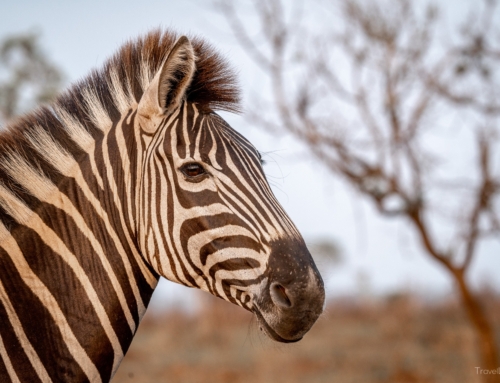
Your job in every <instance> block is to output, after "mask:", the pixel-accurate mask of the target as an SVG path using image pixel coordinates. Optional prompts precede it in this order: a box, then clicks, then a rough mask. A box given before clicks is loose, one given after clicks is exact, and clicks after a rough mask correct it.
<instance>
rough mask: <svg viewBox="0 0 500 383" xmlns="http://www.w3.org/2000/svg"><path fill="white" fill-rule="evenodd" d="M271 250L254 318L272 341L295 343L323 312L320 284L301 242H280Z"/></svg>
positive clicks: (315, 270)
mask: <svg viewBox="0 0 500 383" xmlns="http://www.w3.org/2000/svg"><path fill="white" fill-rule="evenodd" d="M271 248H272V254H271V256H270V257H269V262H268V267H267V273H266V274H267V277H268V280H267V284H266V285H265V287H264V288H263V290H262V291H261V295H260V298H259V300H258V302H257V306H258V311H257V312H256V314H257V316H258V317H259V320H260V322H261V327H262V328H263V330H264V331H266V332H267V334H268V335H269V336H270V337H271V338H273V339H275V340H277V341H280V342H296V341H298V340H300V339H301V338H302V337H303V336H304V334H305V333H306V332H307V331H309V329H310V328H311V327H312V325H313V324H314V323H315V322H316V320H317V319H318V317H319V316H320V315H321V313H322V312H323V304H324V302H325V289H324V285H323V280H322V279H321V276H320V274H319V272H318V269H317V268H316V265H315V264H314V261H313V259H312V257H311V254H310V253H309V251H308V250H307V247H306V246H305V244H304V242H303V241H301V240H297V239H293V240H290V239H288V240H281V241H277V242H275V243H273V244H272V247H271Z"/></svg>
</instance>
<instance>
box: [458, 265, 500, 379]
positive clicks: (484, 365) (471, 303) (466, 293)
mask: <svg viewBox="0 0 500 383" xmlns="http://www.w3.org/2000/svg"><path fill="white" fill-rule="evenodd" d="M452 273H453V277H454V278H455V281H456V282H457V284H458V288H459V290H460V295H461V298H462V302H463V305H464V306H465V308H466V310H467V314H468V316H469V319H470V321H471V322H472V324H473V325H474V328H475V329H476V333H477V335H478V346H479V349H480V353H481V365H480V366H477V367H479V369H478V368H476V373H478V374H480V375H481V379H482V381H483V382H485V383H500V375H499V374H498V373H499V372H500V363H499V360H498V347H497V344H496V339H495V332H494V331H493V329H492V326H491V325H490V323H489V322H488V320H487V319H486V315H485V313H484V310H483V308H482V307H481V304H480V302H479V300H478V298H477V297H475V296H474V295H473V294H472V293H471V292H470V290H469V287H468V286H467V283H466V281H465V278H464V272H463V271H462V270H453V271H452Z"/></svg>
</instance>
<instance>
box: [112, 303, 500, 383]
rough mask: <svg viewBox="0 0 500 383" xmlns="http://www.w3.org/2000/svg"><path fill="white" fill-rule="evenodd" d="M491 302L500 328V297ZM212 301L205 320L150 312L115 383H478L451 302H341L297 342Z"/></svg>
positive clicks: (466, 336)
mask: <svg viewBox="0 0 500 383" xmlns="http://www.w3.org/2000/svg"><path fill="white" fill-rule="evenodd" d="M484 298H485V299H483V301H485V302H488V313H489V315H490V318H491V319H492V321H494V323H495V324H500V320H499V319H500V299H499V298H495V297H493V296H485V297H484ZM204 302H205V303H204V306H203V309H202V310H201V312H200V313H199V314H197V315H188V314H184V313H180V312H169V313H166V314H164V315H160V316H158V315H156V316H155V315H152V314H148V315H146V318H145V319H144V321H143V322H142V324H141V326H140V328H139V331H138V333H137V335H136V337H135V339H134V342H133V344H132V346H131V348H130V350H129V352H128V353H127V356H126V357H125V360H124V362H123V363H122V365H121V367H120V369H119V370H118V373H117V374H116V376H115V378H114V380H113V382H114V383H119V382H192V383H197V382H222V383H224V382H228V383H229V382H231V383H239V382H241V383H243V382H272V383H280V382H283V383H284V382H286V383H292V382H334V381H335V382H343V383H345V382H390V383H396V382H404V383H417V382H418V383H424V382H425V383H431V382H442V383H446V382H450V383H455V382H471V383H473V382H479V379H478V378H479V376H478V375H476V370H475V367H476V366H479V364H478V356H477V354H476V348H475V338H474V335H475V334H474V333H473V331H472V329H471V328H470V326H469V324H468V322H467V320H466V318H465V316H464V313H463V312H462V311H461V310H460V308H459V307H458V306H457V305H456V304H453V303H452V302H442V303H440V304H439V305H425V304H422V303H419V302H418V301H417V300H415V299H414V298H412V297H407V296H401V297H396V298H394V297H393V298H392V299H387V300H385V301H383V302H379V303H365V304H359V303H358V304H353V303H351V302H349V301H348V300H343V301H337V302H334V303H332V304H330V305H329V306H328V308H327V312H326V313H325V314H324V315H323V316H322V317H321V318H320V320H319V321H318V323H317V324H316V325H315V326H314V327H313V329H312V330H311V331H310V332H309V333H308V334H307V335H306V337H305V338H304V339H303V340H302V341H300V342H299V343H296V344H292V345H282V344H277V343H274V342H272V341H270V340H268V339H266V338H265V336H264V335H262V334H260V332H259V330H258V328H257V326H256V324H255V323H254V322H252V318H251V315H250V314H249V313H247V312H245V311H243V310H241V309H239V308H238V307H235V306H232V305H230V304H227V303H225V302H223V301H219V300H216V299H215V298H213V299H212V298H211V297H208V296H207V298H206V299H205V301H204ZM497 330H500V328H498V327H497ZM497 333H498V331H497Z"/></svg>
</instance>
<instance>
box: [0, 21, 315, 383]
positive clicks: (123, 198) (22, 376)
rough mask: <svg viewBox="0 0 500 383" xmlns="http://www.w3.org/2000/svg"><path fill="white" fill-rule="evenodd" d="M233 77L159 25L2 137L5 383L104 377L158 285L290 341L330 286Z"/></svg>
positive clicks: (0, 296)
mask: <svg viewBox="0 0 500 383" xmlns="http://www.w3.org/2000/svg"><path fill="white" fill-rule="evenodd" d="M238 109H239V88H238V86H237V84H236V76H235V75H234V72H233V71H232V70H231V69H230V67H229V66H228V64H227V63H226V61H225V60H224V59H223V58H222V57H221V56H220V55H219V54H218V53H217V52H216V51H215V50H214V48H213V47H212V46H211V45H209V44H208V43H207V42H206V41H204V40H203V39H201V38H196V37H195V38H187V37H186V36H179V35H178V34H177V33H176V32H174V31H170V30H161V29H158V30H153V31H152V32H149V33H148V34H146V35H144V36H142V37H139V38H136V39H135V40H131V41H129V42H127V43H125V44H124V45H123V46H122V47H121V48H120V49H119V50H118V52H117V53H116V54H115V55H114V56H112V57H111V58H110V59H108V60H107V61H106V62H105V64H104V65H103V67H102V68H101V69H99V70H94V71H93V72H91V74H90V75H89V76H88V77H86V78H84V79H83V80H81V81H79V82H78V83H76V84H74V85H72V86H71V87H70V88H68V90H66V91H65V92H64V93H63V94H61V95H60V96H59V97H58V98H57V99H56V100H55V101H54V102H53V103H51V104H49V105H42V106H40V107H38V109H36V110H35V111H34V112H31V113H29V114H27V115H25V116H22V117H20V118H18V119H17V120H15V121H13V122H11V123H10V124H9V125H8V126H7V127H6V128H5V129H3V130H2V132H1V133H0V321H1V326H0V356H1V358H0V381H2V382H5V381H12V382H37V381H42V382H50V381H54V382H55V381H71V382H79V381H91V382H102V381H109V380H110V379H111V378H112V377H113V375H114V373H115V372H116V370H117V368H118V366H119V364H120V362H121V360H122V359H123V356H124V354H125V352H126V351H127V349H128V347H129V345H130V343H131V341H132V338H133V336H134V333H135V332H136V330H137V326H138V325H139V322H140V320H141V318H142V317H143V315H144V313H145V310H146V307H147V305H148V303H149V300H150V298H151V295H152V293H153V291H154V289H155V287H156V285H157V283H158V279H159V278H160V276H163V277H165V278H167V279H168V280H170V281H173V282H177V283H180V284H183V285H185V286H188V287H194V288H198V289H201V290H205V291H207V292H209V293H211V294H213V295H215V296H217V297H220V298H222V299H224V300H226V301H229V302H231V303H233V304H236V305H239V306H241V307H242V308H244V309H246V310H249V311H251V312H252V313H253V314H254V315H255V317H256V318H257V322H258V323H259V326H260V327H261V330H262V331H263V332H264V333H265V334H267V335H268V336H269V337H270V338H272V339H274V340H276V341H278V342H296V341H298V340H300V339H301V338H302V337H303V336H304V334H305V333H306V332H307V331H308V330H309V329H310V328H311V326H312V325H313V324H314V322H315V321H316V319H317V318H318V317H319V315H320V314H321V313H322V310H323V305H324V300H325V292H324V285H323V281H322V279H321V276H320V274H319V272H318V270H317V268H316V266H315V264H314V261H313V259H312V257H311V255H310V253H309V252H308V250H307V247H306V246H305V243H304V241H303V239H302V237H301V235H300V233H299V232H298V230H297V228H296V227H295V226H294V224H293V223H292V221H291V220H290V218H289V217H288V216H287V215H286V213H285V212H284V211H283V209H282V207H281V206H280V204H279V203H278V201H277V200H276V199H275V197H274V196H273V193H272V191H271V189H270V187H269V185H268V182H267V180H266V176H265V174H264V172H263V169H262V163H261V162H262V159H261V155H260V154H259V152H258V151H257V150H256V149H255V148H254V146H253V145H252V144H251V143H250V142H249V141H247V140H246V139H245V138H244V137H243V136H242V135H241V134H239V133H238V132H237V131H235V130H233V129H232V128H231V127H230V126H229V125H228V124H227V123H226V122H225V121H224V120H223V119H222V118H221V117H220V116H219V115H218V114H217V113H216V111H231V112H235V111H238Z"/></svg>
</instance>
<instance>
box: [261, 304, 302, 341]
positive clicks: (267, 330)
mask: <svg viewBox="0 0 500 383" xmlns="http://www.w3.org/2000/svg"><path fill="white" fill-rule="evenodd" d="M254 313H255V316H256V317H257V320H258V321H259V327H260V330H261V331H262V332H264V333H265V334H266V335H267V336H268V337H269V338H271V339H273V340H275V341H277V342H281V343H295V342H298V341H299V340H301V339H302V336H301V337H300V338H297V339H286V338H283V337H282V336H281V335H279V334H278V333H277V332H276V331H275V330H274V329H273V328H272V327H271V326H270V325H269V324H268V323H267V322H266V320H265V319H264V316H263V315H262V314H261V313H260V311H259V310H254Z"/></svg>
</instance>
